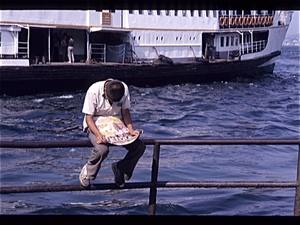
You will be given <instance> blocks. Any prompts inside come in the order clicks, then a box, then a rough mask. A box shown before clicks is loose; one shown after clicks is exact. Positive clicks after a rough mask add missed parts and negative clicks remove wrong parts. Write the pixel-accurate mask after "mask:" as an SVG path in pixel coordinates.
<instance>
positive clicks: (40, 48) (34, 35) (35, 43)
mask: <svg viewBox="0 0 300 225" xmlns="http://www.w3.org/2000/svg"><path fill="white" fill-rule="evenodd" d="M29 48H30V50H29V53H30V59H32V60H35V62H37V63H38V62H41V61H42V60H43V59H46V58H47V56H48V28H35V27H31V28H30V41H29Z"/></svg>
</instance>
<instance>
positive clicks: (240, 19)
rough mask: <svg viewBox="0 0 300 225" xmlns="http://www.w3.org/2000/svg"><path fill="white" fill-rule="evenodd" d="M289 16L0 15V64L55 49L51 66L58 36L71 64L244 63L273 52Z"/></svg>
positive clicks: (34, 58) (46, 56) (46, 58)
mask: <svg viewBox="0 0 300 225" xmlns="http://www.w3.org/2000/svg"><path fill="white" fill-rule="evenodd" d="M291 16H292V12H288V11H270V10H269V11H268V10H260V11H258V10H253V11H246V10H245V11H242V10H241V11H237V10H227V11H226V10H193V11H190V10H115V11H111V10H110V11H109V10H102V11H95V10H85V11H83V10H1V11H0V32H1V36H0V37H1V39H0V43H1V46H0V65H11V66H14V65H29V59H30V63H32V62H37V63H38V62H43V63H51V62H53V61H61V57H62V50H61V47H59V59H54V56H53V54H54V53H53V52H54V48H55V46H54V42H53V40H54V37H55V38H59V40H62V38H63V35H64V34H66V35H68V36H73V38H74V39H75V46H74V53H75V60H76V61H86V60H88V61H90V60H95V61H101V62H118V63H124V62H127V63H134V62H145V63H147V62H149V63H153V62H155V61H156V60H157V59H158V58H159V56H161V55H163V56H164V57H165V59H169V60H171V61H173V62H174V63H178V62H180V63H187V62H191V63H192V62H197V61H199V59H207V60H210V61H211V62H215V61H220V60H248V59H253V58H256V57H262V56H264V55H268V54H271V53H272V52H276V51H280V49H281V45H282V42H283V40H284V37H285V34H286V31H287V29H288V25H289V23H290V21H291ZM9 59H10V60H9ZM12 59H13V60H12ZM17 59H18V60H17ZM160 59H161V57H160ZM273 61H274V59H273V60H272V62H269V63H273ZM26 62H27V63H26ZM265 64H266V65H267V64H268V63H265Z"/></svg>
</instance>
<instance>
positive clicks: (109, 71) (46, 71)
mask: <svg viewBox="0 0 300 225" xmlns="http://www.w3.org/2000/svg"><path fill="white" fill-rule="evenodd" d="M278 55H280V51H276V52H274V53H271V54H269V55H266V56H263V57H259V58H255V59H249V60H244V61H240V60H232V61H223V62H208V61H207V62H198V63H179V64H171V65H169V64H159V65H150V64H85V63H82V64H77V63H76V64H57V65H53V64H43V65H41V64H40V65H33V66H29V67H0V77H1V88H0V91H1V94H2V95H3V94H5V95H12V96H17V95H27V94H36V93H48V92H61V91H76V90H83V91H86V90H87V88H88V87H89V86H90V85H91V84H92V83H94V82H97V81H100V80H105V79H107V78H114V79H119V80H122V81H124V82H125V83H127V84H128V85H134V86H138V87H151V86H163V85H167V84H181V83H209V82H214V81H216V82H218V81H229V80H232V79H235V78H237V77H255V76H258V75H260V74H263V73H272V71H273V68H274V65H275V64H274V63H271V64H270V63H268V62H273V61H274V62H275V60H274V59H275V58H276V57H277V56H278Z"/></svg>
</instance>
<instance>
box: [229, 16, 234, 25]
mask: <svg viewBox="0 0 300 225" xmlns="http://www.w3.org/2000/svg"><path fill="white" fill-rule="evenodd" d="M234 19H235V18H234V16H232V17H230V26H232V27H233V26H234V25H235V24H234Z"/></svg>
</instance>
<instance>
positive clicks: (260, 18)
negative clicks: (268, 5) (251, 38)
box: [257, 16, 263, 26]
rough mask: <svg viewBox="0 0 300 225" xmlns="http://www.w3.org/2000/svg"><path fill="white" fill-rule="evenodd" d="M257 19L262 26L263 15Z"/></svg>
mask: <svg viewBox="0 0 300 225" xmlns="http://www.w3.org/2000/svg"><path fill="white" fill-rule="evenodd" d="M257 20H258V26H261V24H262V22H263V17H261V16H258V18H257Z"/></svg>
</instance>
